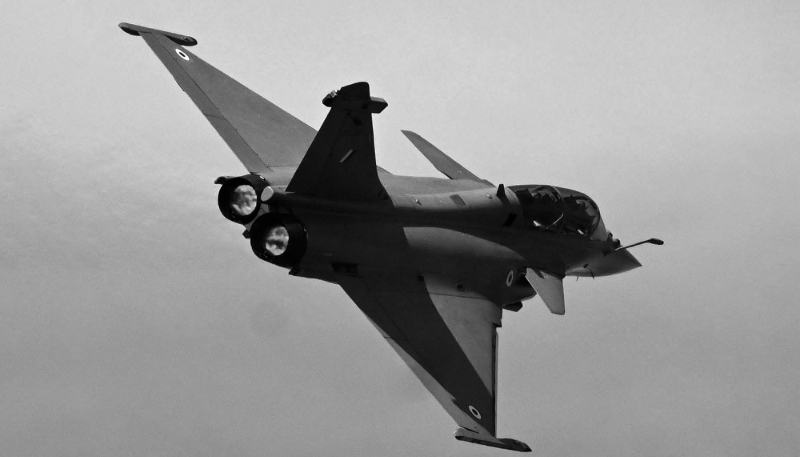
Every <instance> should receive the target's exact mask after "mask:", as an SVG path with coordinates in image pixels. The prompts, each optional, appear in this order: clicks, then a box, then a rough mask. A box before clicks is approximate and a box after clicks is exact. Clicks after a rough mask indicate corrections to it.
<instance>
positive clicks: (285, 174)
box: [119, 23, 663, 451]
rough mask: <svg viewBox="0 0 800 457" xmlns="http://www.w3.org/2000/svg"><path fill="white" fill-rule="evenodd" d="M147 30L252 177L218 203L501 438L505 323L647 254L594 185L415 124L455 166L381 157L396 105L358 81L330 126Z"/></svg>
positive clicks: (293, 271) (551, 305)
mask: <svg viewBox="0 0 800 457" xmlns="http://www.w3.org/2000/svg"><path fill="white" fill-rule="evenodd" d="M119 26H120V28H122V30H124V31H125V32H127V33H129V34H131V35H135V36H140V37H142V38H143V39H144V41H145V43H147V45H148V46H149V47H150V48H151V49H152V51H153V52H154V53H155V54H156V56H157V57H158V58H159V59H160V60H161V63H163V64H164V66H166V67H167V70H169V72H170V73H171V74H172V76H173V77H174V78H175V80H176V81H177V83H178V85H179V86H180V87H181V89H183V91H184V92H186V94H187V95H189V97H190V98H191V99H192V101H193V102H194V103H195V104H196V105H197V107H198V108H199V109H200V111H201V112H202V113H203V115H204V116H205V117H206V118H207V119H208V121H209V122H210V123H211V125H212V126H213V127H214V128H215V129H216V130H217V132H218V133H219V134H220V136H222V138H223V139H224V140H225V142H226V143H227V144H228V146H229V147H230V149H231V150H232V151H233V153H234V154H236V156H237V157H238V158H239V160H240V161H241V162H242V164H243V165H244V167H245V168H246V169H247V171H248V173H247V174H244V175H241V176H223V177H220V178H218V179H217V180H216V183H217V184H220V185H221V187H220V189H219V196H218V201H217V203H218V206H219V209H220V211H221V212H222V215H223V216H224V217H225V218H227V219H229V220H230V221H232V222H234V223H236V224H240V225H241V226H243V227H244V237H245V238H247V239H249V242H250V246H251V248H252V250H253V253H254V254H255V255H256V256H258V257H259V258H260V259H262V260H264V261H265V262H269V263H271V264H273V265H276V266H278V267H281V268H285V269H287V270H288V272H289V274H290V275H294V276H300V277H304V278H311V279H318V280H322V281H327V282H330V283H333V284H338V285H339V286H340V287H341V288H342V289H344V292H345V293H346V294H347V295H348V296H349V297H350V298H351V299H352V300H353V302H354V303H355V304H356V306H358V307H359V308H360V309H361V311H362V312H363V313H364V314H365V315H366V316H367V318H368V319H369V321H370V322H371V323H372V324H373V325H374V326H375V328H377V330H378V332H379V333H380V335H381V336H382V337H383V339H384V340H386V342H387V343H389V345H391V347H392V348H393V349H394V350H395V351H396V352H397V354H398V355H399V356H400V357H401V358H402V359H403V361H404V362H405V363H406V364H407V365H408V366H409V368H411V370H412V371H413V372H414V374H415V375H416V376H417V377H418V378H419V379H420V381H422V384H423V385H424V386H425V387H426V388H427V389H428V390H429V391H430V392H431V394H433V396H434V398H435V399H436V400H437V401H438V402H439V403H440V404H441V406H442V407H443V408H444V410H445V411H446V412H447V413H448V414H449V415H450V416H451V417H452V418H453V420H454V421H455V422H456V424H457V425H458V426H459V428H458V429H457V430H456V432H455V438H456V439H458V440H461V441H467V442H472V443H478V444H483V445H486V446H493V447H497V448H502V449H509V450H515V451H530V448H529V447H528V446H527V445H526V444H525V443H523V442H521V441H517V440H514V439H510V438H498V437H497V433H496V417H497V403H496V399H497V344H498V337H497V329H498V327H500V326H501V322H502V316H503V311H512V312H516V311H519V310H520V308H521V307H522V302H523V301H525V300H529V299H531V298H533V297H534V296H536V295H538V296H539V297H541V300H542V301H543V302H544V304H545V305H546V306H547V308H548V309H549V310H550V311H551V312H552V313H553V314H559V315H560V314H564V311H565V306H564V286H563V279H564V278H565V277H567V276H576V277H586V276H590V277H600V276H607V275H613V274H617V273H622V272H625V271H628V270H631V269H633V268H636V267H639V266H641V265H640V263H639V262H638V261H637V260H636V258H634V257H633V255H631V254H630V252H629V250H628V249H629V248H630V247H632V246H635V245H639V244H643V243H652V244H663V242H661V241H660V240H657V239H654V238H653V239H649V240H647V241H642V242H640V243H635V244H633V245H631V246H626V247H621V243H620V242H619V241H618V240H617V239H615V238H614V237H613V236H612V235H611V233H609V232H608V231H607V230H606V227H605V224H604V222H603V219H602V218H601V217H600V211H599V210H598V208H597V205H596V204H595V202H594V201H593V200H592V199H591V198H589V197H588V196H587V195H585V194H583V193H581V192H578V191H576V190H572V189H567V188H564V187H557V186H552V185H546V184H533V185H514V186H505V185H503V184H499V185H494V184H492V183H490V182H489V181H487V180H485V179H482V178H480V177H478V176H477V175H475V174H473V173H471V172H470V171H469V170H467V169H466V168H464V167H463V166H461V165H460V164H459V163H458V162H456V161H455V160H453V159H452V158H450V157H449V156H447V155H446V154H445V153H443V152H442V151H440V150H439V149H438V148H436V147H435V146H434V145H432V144H431V143H429V142H428V141H426V140H425V139H423V138H422V137H421V136H419V135H417V134H416V133H414V132H410V131H403V133H404V134H405V136H406V137H407V138H408V139H409V140H410V141H411V143H413V145H414V146H416V148H417V149H419V151H420V152H421V153H422V154H423V155H424V156H425V157H426V158H427V159H428V160H429V161H430V162H431V163H432V164H433V165H434V167H435V168H436V169H437V170H439V171H440V172H441V173H443V174H444V175H445V176H446V179H445V178H427V177H410V176H398V175H394V174H392V173H390V172H388V171H386V170H384V169H382V168H380V167H378V166H377V165H376V162H375V147H374V142H373V130H372V117H373V115H375V114H379V113H381V112H382V111H383V110H384V109H385V108H386V106H387V103H386V101H384V100H383V99H381V98H378V97H373V96H372V94H371V93H370V87H369V84H367V83H366V82H357V83H355V84H350V85H348V86H344V87H342V88H341V89H339V90H335V91H333V92H331V93H329V94H328V95H326V96H325V97H324V98H323V99H322V104H323V105H324V106H325V107H327V108H329V111H328V115H327V117H326V118H325V120H324V122H323V123H322V126H321V127H320V128H319V130H318V131H317V130H314V129H313V128H312V127H310V126H308V125H307V124H305V123H303V122H302V121H300V120H298V119H297V118H295V117H294V116H292V115H291V114H289V113H287V112H286V111H284V110H282V109H281V108H279V107H277V106H275V105H274V104H272V103H270V102H269V101H267V100H265V99H264V98H262V97H261V96H259V95H258V94H256V93H254V92H253V91H251V90H250V89H248V88H247V87H245V86H243V85H242V84H240V83H238V82H237V81H235V80H234V79H232V78H231V77H229V76H227V75H226V74H224V73H222V72H221V71H219V70H217V69H216V68H214V67H213V66H211V65H209V64H208V63H206V62H205V61H203V60H202V59H200V58H199V57H197V56H196V55H195V54H193V53H192V52H190V51H188V50H187V47H190V46H194V45H196V44H197V40H195V39H194V38H192V37H190V36H186V35H180V34H176V33H171V32H165V31H162V30H155V29H151V28H147V27H141V26H138V25H132V24H127V23H122V24H120V25H119Z"/></svg>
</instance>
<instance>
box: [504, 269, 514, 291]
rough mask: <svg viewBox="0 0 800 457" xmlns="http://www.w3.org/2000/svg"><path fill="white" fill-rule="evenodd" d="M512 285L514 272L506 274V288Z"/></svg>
mask: <svg viewBox="0 0 800 457" xmlns="http://www.w3.org/2000/svg"><path fill="white" fill-rule="evenodd" d="M512 284H514V270H511V271H509V272H508V276H506V286H508V287H511V285H512Z"/></svg>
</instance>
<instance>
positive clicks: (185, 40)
mask: <svg viewBox="0 0 800 457" xmlns="http://www.w3.org/2000/svg"><path fill="white" fill-rule="evenodd" d="M119 28H121V29H122V31H123V32H125V33H127V34H128V35H133V36H140V35H141V34H142V33H156V34H158V35H164V36H165V37H167V38H169V39H170V40H172V41H173V42H175V43H177V44H179V45H181V46H194V45H196V44H197V40H196V39H194V38H193V37H190V36H189V35H181V34H180V33H173V32H166V31H164V30H157V29H151V28H149V27H142V26H141V25H136V24H129V23H127V22H120V23H119Z"/></svg>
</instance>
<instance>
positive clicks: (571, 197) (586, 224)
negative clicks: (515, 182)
mask: <svg viewBox="0 0 800 457" xmlns="http://www.w3.org/2000/svg"><path fill="white" fill-rule="evenodd" d="M513 190H514V193H515V194H516V196H517V199H519V202H520V205H521V206H522V215H523V217H524V219H525V226H526V227H527V228H529V229H534V230H546V231H557V232H562V233H570V234H573V235H579V236H584V237H589V236H591V235H592V234H593V233H594V232H595V231H596V230H597V228H598V226H599V225H600V223H601V220H600V211H598V209H597V205H596V204H595V203H594V202H593V201H592V199H590V198H589V197H587V196H586V195H583V194H581V193H579V192H576V191H572V190H569V189H560V188H555V187H553V186H514V187H513Z"/></svg>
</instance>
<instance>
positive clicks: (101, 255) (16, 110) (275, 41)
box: [0, 0, 800, 457]
mask: <svg viewBox="0 0 800 457" xmlns="http://www.w3.org/2000/svg"><path fill="white" fill-rule="evenodd" d="M226 3H227V2H210V1H202V2H172V1H169V2H167V1H163V0H162V1H157V2H156V1H153V2H128V1H125V2H123V1H102V2H101V1H85V2H80V1H72V2H69V1H67V2H53V1H50V2H47V1H37V0H33V1H28V2H12V1H0V28H1V29H2V30H3V32H2V39H0V56H2V67H3V70H2V71H0V154H1V155H0V186H1V187H0V188H2V191H3V195H5V198H4V199H2V200H0V205H1V206H0V211H1V212H2V217H0V252H1V253H2V254H0V278H2V279H0V454H2V455H20V456H22V455H36V456H43V455H58V456H104V457H105V456H112V455H113V456H128V455H130V456H143V455H152V456H202V455H209V456H217V455H240V456H256V455H296V456H305V455H348V456H349V455H356V456H358V455H398V456H401V455H402V456H407V455H436V456H451V455H452V456H455V455H459V456H463V455H475V456H479V455H501V454H502V453H503V451H497V450H493V449H489V448H484V447H480V446H474V445H468V444H464V443H460V442H457V441H455V440H454V439H453V438H452V437H451V436H450V434H451V433H452V431H453V430H454V429H455V425H454V424H453V423H452V421H451V420H450V418H449V417H448V416H447V415H446V414H445V413H444V412H443V411H442V410H441V408H440V407H439V406H438V404H436V402H435V401H434V400H433V398H432V397H431V396H430V395H429V394H428V393H427V392H426V391H425V390H424V388H423V387H422V386H421V384H419V382H418V381H417V380H416V379H415V378H414V377H413V375H412V374H411V372H410V371H409V370H408V369H407V368H406V367H405V366H404V365H403V363H402V361H401V360H400V359H399V358H398V357H397V356H396V355H395V354H394V352H393V351H392V350H391V349H390V348H389V346H388V345H387V344H385V343H384V342H383V341H381V338H380V337H379V336H378V333H377V332H376V331H375V330H374V328H372V326H371V325H370V324H369V323H368V321H367V320H366V318H364V317H363V316H362V315H361V314H360V312H359V311H358V309H357V308H356V307H355V305H353V304H352V303H351V302H350V301H349V300H348V298H347V297H346V296H345V294H344V293H343V292H341V291H340V290H339V289H338V288H337V287H334V286H331V285H326V284H321V283H315V282H312V281H309V280H300V279H297V278H293V277H290V276H288V275H286V273H285V271H284V270H281V269H278V268H276V267H272V266H270V265H268V264H266V263H264V262H261V261H260V260H258V259H257V258H256V257H255V256H253V255H252V253H251V252H250V249H249V246H248V244H247V242H246V240H244V239H243V238H242V237H241V234H240V232H241V229H240V228H237V227H238V226H236V225H234V224H231V223H229V222H227V221H226V220H225V219H223V218H222V217H221V216H220V215H219V214H218V210H217V208H216V186H214V185H213V180H214V178H216V177H217V176H219V175H226V174H239V173H243V172H244V171H245V170H244V168H243V167H242V166H241V165H240V164H239V163H238V161H237V160H236V158H235V157H234V156H233V154H232V153H230V151H229V150H228V149H227V147H226V146H225V144H224V143H223V142H222V140H221V139H220V138H219V137H217V135H216V133H215V132H214V130H213V129H212V128H211V126H210V125H208V123H207V122H206V121H205V120H204V119H203V117H202V116H201V115H200V114H199V112H198V111H197V110H196V108H195V107H194V106H193V105H192V103H191V101H190V100H189V99H188V97H186V96H185V94H183V93H182V92H181V90H180V88H179V87H178V86H177V84H175V82H174V81H173V80H172V78H171V77H170V75H169V74H168V72H167V71H166V70H165V69H164V68H163V67H162V66H161V64H160V62H159V61H158V59H157V58H156V57H155V56H154V55H153V54H152V52H151V51H150V50H149V48H147V46H146V45H145V43H144V42H143V41H141V39H138V38H134V37H130V36H128V35H126V34H124V33H122V32H121V31H120V30H119V29H118V28H117V26H116V24H117V23H119V22H121V21H127V22H132V23H138V24H142V25H147V26H151V27H156V28H164V29H167V30H173V31H176V32H180V33H185V34H189V35H192V36H194V37H196V38H197V39H198V40H199V42H200V44H199V45H198V46H197V47H196V48H195V49H194V50H195V51H196V52H197V54H198V55H200V56H202V57H203V58H204V59H206V60H208V61H209V62H211V63H212V64H214V65H216V66H218V67H219V68H220V69H222V70H223V71H225V72H227V73H229V74H230V75H232V76H233V77H235V78H237V79H238V80H239V81H240V82H242V83H244V84H245V85H248V86H249V87H251V88H252V89H253V90H255V91H256V92H259V93H260V94H262V95H264V96H265V97H267V98H268V99H270V100H272V101H273V102H275V103H277V104H278V105H279V106H281V107H283V108H285V109H287V110H288V111H290V112H292V113H293V114H295V115H297V116H298V117H299V118H301V119H303V120H304V121H306V122H308V123H309V124H311V125H312V126H314V127H318V126H319V124H320V123H321V122H322V119H323V118H324V116H325V114H326V109H325V108H324V107H323V106H322V104H321V103H320V100H321V99H322V97H323V96H324V95H325V94H326V93H327V92H329V91H330V90H332V89H335V88H338V87H341V86H343V85H346V84H349V83H352V82H355V81H361V80H366V81H369V82H370V84H371V86H372V91H373V93H374V94H375V95H377V96H380V97H383V98H385V99H386V100H387V101H388V103H389V107H388V108H387V109H386V110H385V111H384V112H383V113H382V114H380V115H377V116H376V117H375V137H376V148H377V153H378V162H379V164H380V165H381V166H383V167H384V168H386V169H388V170H390V171H392V172H395V173H399V174H425V175H431V176H436V172H435V170H433V168H432V167H431V166H430V165H429V164H427V162H426V161H425V159H424V158H423V157H422V156H421V155H420V154H419V153H418V152H416V151H415V150H414V148H413V146H411V144H410V143H408V141H407V140H406V139H405V138H404V137H403V136H402V135H401V134H400V129H411V130H414V131H417V132H418V133H420V134H421V135H423V136H425V137H426V138H427V139H429V140H430V141H431V142H433V143H434V144H436V145H437V146H438V147H440V148H441V149H442V150H444V151H446V152H447V153H448V154H451V155H452V156H453V157H454V158H456V160H458V161H459V162H461V163H463V164H464V165H465V166H466V167H467V168H469V169H471V170H472V171H474V172H475V173H476V174H478V175H481V176H483V177H486V178H487V179H490V180H492V181H493V182H497V183H500V182H502V183H506V184H522V183H550V184H556V185H563V186H567V187H572V188H576V189H579V190H582V191H585V192H587V193H588V194H589V195H591V196H592V197H593V198H594V199H595V200H596V201H597V202H598V204H599V205H600V209H601V211H602V213H603V217H604V219H605V221H606V223H607V225H608V227H609V228H610V230H612V231H613V232H614V234H615V235H617V236H619V237H620V238H622V240H623V241H624V242H633V241H638V240H640V239H644V238H648V237H650V236H658V237H661V238H663V239H664V240H665V241H666V242H667V244H666V245H665V246H663V247H661V248H655V247H649V246H648V247H642V248H637V250H636V251H635V253H636V255H637V257H638V258H639V259H640V260H641V261H642V263H643V264H644V265H645V266H644V268H641V269H638V270H635V271H633V272H631V273H628V274H625V275H621V276H617V277H611V278H604V279H602V280H597V281H591V280H581V281H580V282H572V283H568V284H567V289H566V292H567V308H568V311H567V315H566V316H565V317H555V316H552V315H550V314H549V312H547V310H546V308H545V307H544V306H543V305H542V304H541V302H540V301H539V299H534V300H532V301H530V302H528V303H527V304H526V305H525V307H524V308H523V310H522V311H521V312H520V313H517V314H513V313H507V314H506V316H505V319H504V325H503V328H502V330H501V352H500V354H501V355H500V373H499V378H500V379H499V389H500V396H499V412H498V417H499V423H498V430H499V434H500V435H501V436H509V437H513V438H518V439H521V440H523V441H526V442H527V443H528V444H530V445H531V447H532V448H533V449H534V452H536V453H537V454H538V455H548V456H559V455H564V456H566V455H569V456H574V455H587V456H588V455H591V456H598V455H599V456H620V455H624V456H627V455H630V456H639V455H655V456H672V455H708V456H750V455H773V456H780V455H786V456H789V455H792V456H793V455H796V454H797V450H798V449H799V448H800V438H798V436H800V401H798V399H799V398H800V388H798V385H799V384H798V382H797V379H798V378H799V377H800V355H799V354H800V336H799V335H800V333H799V332H798V326H800V308H798V306H797V304H798V298H797V297H798V296H800V285H798V281H797V279H796V277H797V275H798V273H800V265H799V264H800V261H798V256H797V247H796V244H797V239H798V236H800V209H798V205H797V203H796V202H795V200H796V199H797V195H798V194H799V193H800V185H798V184H797V179H796V175H797V173H798V172H800V133H798V128H797V126H798V125H800V45H798V43H800V28H798V27H797V24H798V23H800V3H797V2H790V1H771V2H770V1H762V2H752V1H725V2H721V1H676V2H638V1H626V2H623V1H619V2H563V1H558V2H556V1H553V2H495V3H496V4H495V5H489V4H487V2H435V3H436V4H435V5H434V4H432V3H434V2H423V1H403V2H386V3H385V4H382V5H380V6H377V5H375V4H374V3H376V2H296V1H292V2H290V1H270V2H239V3H238V4H237V5H233V6H231V5H227V4H226ZM473 3H474V4H475V5H473Z"/></svg>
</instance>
